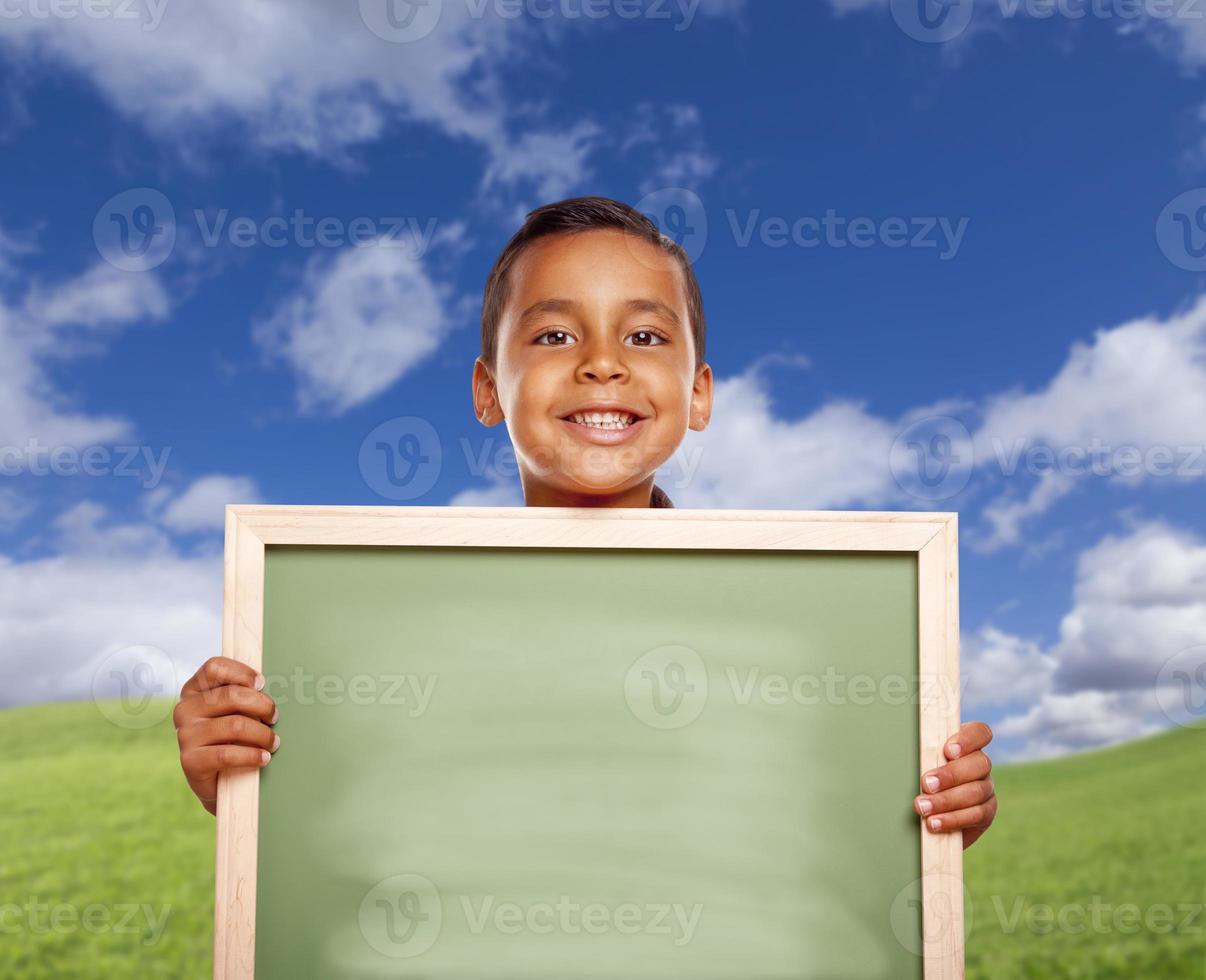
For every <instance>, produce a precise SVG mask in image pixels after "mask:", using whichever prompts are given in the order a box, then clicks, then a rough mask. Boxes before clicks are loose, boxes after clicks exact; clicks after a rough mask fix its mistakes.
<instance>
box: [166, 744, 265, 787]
mask: <svg viewBox="0 0 1206 980" xmlns="http://www.w3.org/2000/svg"><path fill="white" fill-rule="evenodd" d="M271 759H272V754H271V753H270V752H268V751H267V750H266V749H253V748H251V747H250V746H247V745H201V746H198V747H197V748H195V749H186V750H185V751H184V752H181V753H180V762H181V765H183V767H184V771H185V772H187V773H189V774H191V775H192V776H193V778H195V779H196V778H201V777H203V776H207V775H210V774H212V773H218V772H225V771H226V770H227V769H261V768H263V767H264V766H266V765H268V763H269V761H271Z"/></svg>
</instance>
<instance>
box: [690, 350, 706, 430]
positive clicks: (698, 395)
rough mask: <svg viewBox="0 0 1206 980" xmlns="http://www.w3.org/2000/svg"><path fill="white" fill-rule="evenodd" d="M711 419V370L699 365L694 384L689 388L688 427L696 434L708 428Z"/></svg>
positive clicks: (704, 365)
mask: <svg viewBox="0 0 1206 980" xmlns="http://www.w3.org/2000/svg"><path fill="white" fill-rule="evenodd" d="M711 418H712V368H711V366H710V365H708V364H701V365H700V366H699V368H698V370H696V372H695V383H694V384H693V385H692V386H691V418H690V423H689V426H690V428H692V429H694V430H695V431H696V432H702V431H703V430H704V429H706V428H707V427H708V421H709V420H710V419H711Z"/></svg>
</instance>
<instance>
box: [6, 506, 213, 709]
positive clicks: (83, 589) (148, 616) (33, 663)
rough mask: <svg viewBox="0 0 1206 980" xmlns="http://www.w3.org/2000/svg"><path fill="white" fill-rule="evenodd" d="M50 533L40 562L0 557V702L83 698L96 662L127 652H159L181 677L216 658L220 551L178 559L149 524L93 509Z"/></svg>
mask: <svg viewBox="0 0 1206 980" xmlns="http://www.w3.org/2000/svg"><path fill="white" fill-rule="evenodd" d="M53 530H54V533H55V536H56V539H57V545H56V547H55V549H54V552H53V553H52V554H51V555H49V556H48V557H43V558H38V559H35V560H31V561H15V560H13V559H12V558H9V557H6V556H0V649H3V650H4V657H3V665H4V666H3V671H4V677H3V683H2V684H0V704H20V703H25V702H31V701H45V700H64V699H75V698H85V697H89V696H90V695H91V691H92V680H93V675H94V673H95V672H96V670H97V669H98V668H99V667H100V666H101V665H102V663H103V662H104V661H105V658H106V657H107V656H108V655H110V654H111V653H113V652H114V651H117V650H121V649H123V648H125V647H129V646H136V645H137V646H142V645H146V646H152V647H157V648H158V649H160V650H162V651H164V652H165V653H166V654H167V655H168V656H169V657H170V659H171V660H172V661H173V662H174V663H175V664H176V665H177V667H178V672H179V674H180V675H181V676H188V674H190V673H192V671H193V670H195V669H196V668H197V666H198V665H199V664H200V663H201V662H202V661H203V660H204V659H205V658H206V657H209V656H213V655H216V654H218V653H219V652H220V650H219V644H220V641H221V597H222V558H221V555H220V554H219V553H217V552H214V553H210V554H205V555H201V556H196V557H190V556H185V555H182V554H180V553H179V552H177V551H176V550H175V549H174V548H173V546H172V544H171V542H170V540H169V539H168V538H167V536H166V535H164V534H163V532H161V531H159V530H157V529H155V528H154V527H151V526H149V525H138V524H132V525H111V524H108V523H106V519H105V512H104V510H103V509H102V508H101V507H100V506H98V505H97V504H94V503H82V504H79V505H77V506H76V507H74V508H73V509H72V510H70V511H68V512H66V513H65V514H63V515H61V516H60V518H59V519H58V520H57V521H56V522H55V524H54V528H53ZM162 693H164V694H171V695H174V694H175V693H176V691H175V690H164V691H163V692H162Z"/></svg>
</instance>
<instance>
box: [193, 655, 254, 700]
mask: <svg viewBox="0 0 1206 980" xmlns="http://www.w3.org/2000/svg"><path fill="white" fill-rule="evenodd" d="M228 684H241V685H243V686H244V687H250V688H252V689H253V690H257V691H258V690H261V689H262V688H263V687H264V677H263V675H262V674H260V673H258V672H257V671H254V670H252V669H251V668H250V667H248V666H247V664H245V663H242V662H241V661H238V660H232V659H231V658H230V657H210V658H209V659H208V660H207V661H205V663H203V664H202V665H201V668H200V669H199V670H198V671H197V672H196V673H195V674H193V676H192V677H190V678H189V679H188V680H187V681H185V682H184V687H182V688H181V689H180V696H181V697H185V696H187V695H189V694H197V693H198V692H200V691H211V690H213V689H214V688H217V687H225V686H226V685H228Z"/></svg>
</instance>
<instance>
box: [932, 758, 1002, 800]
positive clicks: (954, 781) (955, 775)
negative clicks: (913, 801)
mask: <svg viewBox="0 0 1206 980" xmlns="http://www.w3.org/2000/svg"><path fill="white" fill-rule="evenodd" d="M991 771H992V760H991V759H989V758H988V756H986V755H985V754H984V753H983V752H973V753H972V754H971V755H969V756H966V757H965V758H961V759H956V760H955V761H954V762H948V763H947V764H946V765H945V766H939V767H938V768H937V769H931V770H930V771H929V772H926V773H923V774H922V777H921V790H922V792H923V793H937V792H938V791H939V790H944V789H950V788H951V787H952V786H958V785H959V784H960V783H970V782H974V781H975V780H977V779H983V778H984V777H985V776H987V775H988V774H989V773H990V772H991Z"/></svg>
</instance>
